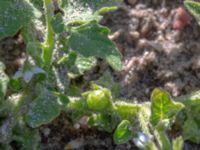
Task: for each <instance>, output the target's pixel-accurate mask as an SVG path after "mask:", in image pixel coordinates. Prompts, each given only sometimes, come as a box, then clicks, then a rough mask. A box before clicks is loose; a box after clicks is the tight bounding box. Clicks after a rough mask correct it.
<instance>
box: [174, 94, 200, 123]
mask: <svg viewBox="0 0 200 150" xmlns="http://www.w3.org/2000/svg"><path fill="white" fill-rule="evenodd" d="M176 100H177V101H179V102H182V103H183V104H184V105H185V107H186V111H187V112H188V111H189V112H190V113H191V116H192V117H193V118H194V120H195V122H196V123H197V124H199V125H200V118H199V113H200V91H195V92H192V93H190V94H188V95H184V96H180V97H178V98H177V99H176ZM182 116H183V115H182Z"/></svg>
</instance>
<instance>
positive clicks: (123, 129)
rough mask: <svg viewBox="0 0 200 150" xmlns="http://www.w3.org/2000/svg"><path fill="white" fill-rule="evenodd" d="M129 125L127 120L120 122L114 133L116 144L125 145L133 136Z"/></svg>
mask: <svg viewBox="0 0 200 150" xmlns="http://www.w3.org/2000/svg"><path fill="white" fill-rule="evenodd" d="M130 127H131V123H130V122H129V121H128V120H122V122H121V123H120V124H119V125H118V126H117V128H116V130H115V132H114V142H115V143H116V144H124V143H127V142H128V141H129V140H130V139H131V138H132V136H133V134H132V131H131V130H130Z"/></svg>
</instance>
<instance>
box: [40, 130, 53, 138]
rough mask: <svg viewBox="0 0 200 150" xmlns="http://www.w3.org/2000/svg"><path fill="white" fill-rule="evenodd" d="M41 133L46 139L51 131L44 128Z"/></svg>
mask: <svg viewBox="0 0 200 150" xmlns="http://www.w3.org/2000/svg"><path fill="white" fill-rule="evenodd" d="M42 131H43V134H44V136H45V137H48V135H49V134H50V133H51V130H50V129H49V128H44V129H43V130H42Z"/></svg>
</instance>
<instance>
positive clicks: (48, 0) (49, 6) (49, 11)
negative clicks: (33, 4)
mask: <svg viewBox="0 0 200 150" xmlns="http://www.w3.org/2000/svg"><path fill="white" fill-rule="evenodd" d="M44 8H45V18H46V26H47V35H46V40H45V42H44V47H43V60H44V68H46V69H49V67H50V66H51V63H52V62H51V61H52V54H53V49H54V31H53V29H52V26H51V21H52V19H53V15H54V12H53V2H52V0H44Z"/></svg>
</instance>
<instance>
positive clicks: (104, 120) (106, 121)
mask: <svg viewBox="0 0 200 150" xmlns="http://www.w3.org/2000/svg"><path fill="white" fill-rule="evenodd" d="M88 124H89V125H91V126H96V127H97V128H98V129H99V130H102V131H106V132H109V133H111V132H112V129H113V128H112V125H113V124H114V123H113V122H112V116H111V115H109V114H93V115H92V116H91V117H90V118H89V121H88Z"/></svg>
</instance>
